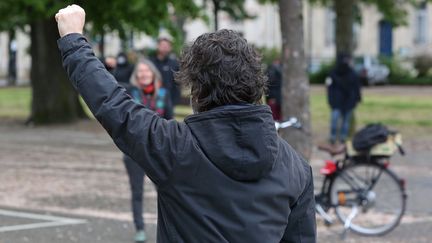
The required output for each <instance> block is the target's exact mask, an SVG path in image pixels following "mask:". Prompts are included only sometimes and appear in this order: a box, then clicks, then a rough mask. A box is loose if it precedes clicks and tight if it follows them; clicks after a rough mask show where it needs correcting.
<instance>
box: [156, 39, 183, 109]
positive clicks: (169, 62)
mask: <svg viewBox="0 0 432 243" xmlns="http://www.w3.org/2000/svg"><path fill="white" fill-rule="evenodd" d="M171 52H172V41H171V39H170V38H168V37H160V38H159V39H158V43H157V50H156V55H155V56H153V57H151V58H150V60H151V61H152V62H153V64H154V65H155V66H156V67H157V69H158V70H159V72H160V73H161V75H162V82H163V85H164V87H165V88H166V89H167V90H168V93H169V96H170V97H171V104H172V107H171V108H172V110H171V113H173V110H174V106H175V105H177V104H178V103H179V101H180V96H181V92H180V87H179V86H178V84H176V83H175V81H174V73H175V72H177V71H178V70H179V64H178V62H177V60H176V59H175V58H173V57H172V55H171Z"/></svg>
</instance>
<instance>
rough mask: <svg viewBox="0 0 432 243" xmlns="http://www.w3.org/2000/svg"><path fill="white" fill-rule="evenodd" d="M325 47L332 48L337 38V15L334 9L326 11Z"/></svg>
mask: <svg viewBox="0 0 432 243" xmlns="http://www.w3.org/2000/svg"><path fill="white" fill-rule="evenodd" d="M324 23H325V45H326V46H332V45H334V43H335V36H336V13H335V12H334V11H333V9H332V8H327V9H326V11H325V22H324Z"/></svg>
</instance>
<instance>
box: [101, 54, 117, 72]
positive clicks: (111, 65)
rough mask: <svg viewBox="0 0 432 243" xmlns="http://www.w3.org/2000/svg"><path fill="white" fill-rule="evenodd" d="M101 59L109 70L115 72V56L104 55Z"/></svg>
mask: <svg viewBox="0 0 432 243" xmlns="http://www.w3.org/2000/svg"><path fill="white" fill-rule="evenodd" d="M101 61H102V63H103V64H104V66H105V68H106V70H108V72H110V73H111V74H113V73H114V70H115V68H116V66H117V59H116V58H115V57H113V56H107V57H102V59H101Z"/></svg>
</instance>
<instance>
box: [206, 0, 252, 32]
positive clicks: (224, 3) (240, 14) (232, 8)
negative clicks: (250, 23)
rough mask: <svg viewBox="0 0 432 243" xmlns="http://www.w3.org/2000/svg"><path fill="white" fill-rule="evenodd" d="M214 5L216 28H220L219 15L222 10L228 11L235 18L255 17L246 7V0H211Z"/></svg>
mask: <svg viewBox="0 0 432 243" xmlns="http://www.w3.org/2000/svg"><path fill="white" fill-rule="evenodd" d="M211 2H212V5H213V18H214V30H215V31H217V30H218V29H219V19H218V15H219V12H220V11H224V12H226V13H228V15H229V16H230V17H231V18H233V19H234V20H243V19H248V18H253V16H251V15H249V13H248V12H247V11H246V9H245V8H244V5H245V0H211Z"/></svg>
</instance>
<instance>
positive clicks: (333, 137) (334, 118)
mask: <svg viewBox="0 0 432 243" xmlns="http://www.w3.org/2000/svg"><path fill="white" fill-rule="evenodd" d="M352 114H353V110H349V111H346V112H345V113H344V112H342V111H341V110H338V109H334V110H332V112H331V121H330V122H331V125H330V142H331V143H335V142H337V135H338V134H339V141H341V142H345V141H346V139H347V137H348V133H349V129H350V123H351V117H352ZM341 119H342V124H341V126H339V120H341ZM339 128H340V129H339Z"/></svg>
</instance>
